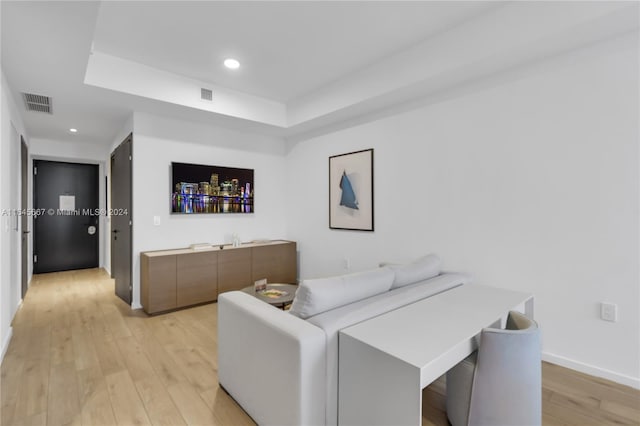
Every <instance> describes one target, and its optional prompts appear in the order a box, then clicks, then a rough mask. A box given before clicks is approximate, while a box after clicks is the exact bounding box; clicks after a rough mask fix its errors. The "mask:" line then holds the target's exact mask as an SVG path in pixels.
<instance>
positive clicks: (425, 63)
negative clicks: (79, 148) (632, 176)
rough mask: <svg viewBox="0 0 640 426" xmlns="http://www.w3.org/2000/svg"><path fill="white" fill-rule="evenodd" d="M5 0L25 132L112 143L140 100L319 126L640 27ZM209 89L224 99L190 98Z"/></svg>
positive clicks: (255, 125)
mask: <svg viewBox="0 0 640 426" xmlns="http://www.w3.org/2000/svg"><path fill="white" fill-rule="evenodd" d="M0 4H1V8H2V9H1V18H2V22H1V24H2V25H1V41H2V62H1V65H2V70H3V72H4V74H5V75H6V77H7V80H8V82H9V85H10V87H11V89H12V91H13V93H14V96H15V97H16V101H17V103H18V108H20V109H21V112H22V113H23V117H24V121H25V125H26V127H27V132H28V135H29V136H30V137H32V138H44V139H54V140H63V141H66V140H78V141H82V142H86V143H95V144H101V145H104V146H108V145H109V144H111V143H112V142H113V138H114V137H115V134H116V133H117V132H118V131H119V130H120V129H121V128H122V126H123V125H124V123H125V121H126V119H127V118H128V117H129V116H130V114H131V112H132V111H134V110H140V111H146V112H152V113H161V114H169V115H172V116H176V117H190V118H193V119H194V120H197V121H206V122H215V123H222V124H224V125H233V126H236V127H240V128H245V129H248V130H250V131H268V132H271V133H274V132H275V133H276V134H280V135H282V136H285V137H289V136H291V135H294V134H300V133H304V132H312V131H318V129H320V128H330V127H331V126H335V125H336V123H339V122H341V121H345V120H349V119H353V118H354V117H357V116H362V115H365V114H371V113H372V112H379V111H380V110H381V109H385V108H387V109H388V108H390V107H393V106H394V105H398V104H400V103H402V102H407V101H410V100H412V99H415V98H416V97H425V96H429V94H430V93H434V92H438V91H440V92H441V91H442V90H444V89H446V88H447V87H453V86H455V85H460V84H461V83H464V82H465V81H469V80H472V79H474V78H478V76H480V75H486V74H489V73H495V72H498V71H500V70H501V69H505V68H508V67H513V66H517V65H518V64H522V63H527V62H531V61H535V60H539V59H540V58H545V57H548V56H550V55H553V54H558V53H561V52H563V51H568V50H571V49H576V48H579V47H581V46H584V45H588V44H593V43H595V42H597V41H598V40H603V39H607V38H611V37H615V36H618V35H620V34H624V33H627V32H629V31H636V32H637V29H638V13H637V12H638V4H637V3H633V2H608V3H607V2H561V3H552V2H521V3H520V2H517V3H503V2H498V3H496V2H483V1H474V2H455V1H450V2H431V1H412V2H411V1H410V2H400V1H388V2H383V1H371V2H367V1H359V2H336V1H334V2H302V1H301V2H295V1H286V2H269V1H262V2H239V1H235V2H214V1H195V2H187V1H140V2H119V1H106V2H91V1H84V2H79V1H68V2H60V1H52V2H31V1H6V0H3V1H2V2H1V3H0ZM92 52H93V54H92ZM228 56H231V57H235V58H237V59H238V60H240V62H241V63H242V66H241V68H240V69H239V70H238V71H236V72H233V71H230V70H227V69H226V68H224V67H223V66H222V60H223V59H224V58H225V57H228ZM98 57H100V58H101V62H100V61H96V59H97V58H98ZM91 58H93V59H91ZM105 58H106V59H105ZM92 61H93V64H92ZM109 61H111V62H109ZM98 63H100V64H102V68H101V69H97V68H96V67H97V66H98V65H96V64H98ZM116 63H118V64H121V65H123V68H121V69H120V70H119V71H120V74H119V75H118V72H117V71H118V70H117V69H115V68H109V66H110V64H111V65H113V64H116ZM124 68H126V69H127V70H131V73H129V72H128V71H127V72H124V71H123V70H124ZM134 74H135V75H136V76H137V77H135V78H134V77H133V75H134ZM86 81H88V82H89V83H90V84H86V83H85V82H86ZM203 84H207V85H210V86H211V87H212V88H213V90H214V103H212V104H211V105H204V104H202V103H201V101H200V100H199V99H198V100H197V101H198V102H200V103H197V102H193V101H192V100H191V98H190V97H191V96H192V95H193V94H192V93H183V92H184V90H187V91H189V90H190V85H191V86H193V88H196V89H198V96H199V87H201V86H202V85H203ZM185 88H186V89H185ZM20 92H30V93H36V94H42V95H46V96H51V97H52V98H53V115H46V114H42V113H35V112H27V111H26V110H25V109H24V104H23V102H22V99H21V98H20V97H19V94H20ZM185 99H186V100H185ZM247 111H249V112H250V113H248V112H247ZM280 116H282V118H279V117H280ZM263 117H264V118H263ZM267 117H271V118H267ZM273 117H276V118H273ZM70 127H76V128H78V129H79V130H80V132H79V133H78V134H77V135H71V134H70V133H69V132H68V129H69V128H70Z"/></svg>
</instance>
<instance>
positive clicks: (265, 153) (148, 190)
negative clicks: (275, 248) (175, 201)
mask: <svg viewBox="0 0 640 426" xmlns="http://www.w3.org/2000/svg"><path fill="white" fill-rule="evenodd" d="M171 162H183V163H195V164H207V165H219V166H227V167H240V168H248V169H254V171H255V172H254V173H255V174H254V176H255V177H254V179H255V188H256V194H255V210H256V212H255V213H254V214H224V215H220V214H202V215H177V214H174V215H172V214H171V213H170V200H171V199H170V193H171V192H170V190H171V176H170V165H171ZM285 183H286V182H285V158H284V142H283V141H282V140H280V139H275V138H270V137H267V136H260V135H255V134H246V133H239V132H237V131H233V130H226V129H221V128H217V127H212V126H206V125H202V124H195V123H188V122H184V121H178V120H172V119H168V118H165V117H156V116H151V115H146V114H140V113H136V114H135V115H134V134H133V264H132V267H133V303H132V305H133V307H134V308H135V307H139V306H140V252H142V251H147V250H160V249H170V248H177V247H187V246H189V245H190V244H193V243H202V242H209V243H213V244H220V243H224V242H227V243H228V242H230V241H231V234H233V233H237V234H238V235H239V236H240V238H241V240H243V241H249V240H253V239H263V238H265V239H266V238H273V239H275V238H283V237H285V211H286V210H285V202H286V199H287V195H286V194H285V192H284V189H285ZM154 216H160V220H161V224H160V226H154V224H153V217H154Z"/></svg>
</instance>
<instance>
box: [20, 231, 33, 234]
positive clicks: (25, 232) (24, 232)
mask: <svg viewBox="0 0 640 426" xmlns="http://www.w3.org/2000/svg"><path fill="white" fill-rule="evenodd" d="M29 232H31V231H22V233H23V234H28V233H29Z"/></svg>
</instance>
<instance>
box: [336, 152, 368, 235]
mask: <svg viewBox="0 0 640 426" xmlns="http://www.w3.org/2000/svg"><path fill="white" fill-rule="evenodd" d="M329 228H331V229H348V230H354V231H373V149H365V150H363V151H356V152H350V153H347V154H340V155H334V156H332V157H329Z"/></svg>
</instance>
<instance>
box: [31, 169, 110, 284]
mask: <svg viewBox="0 0 640 426" xmlns="http://www.w3.org/2000/svg"><path fill="white" fill-rule="evenodd" d="M33 168H34V170H33V174H34V176H33V193H34V197H33V198H34V207H35V208H36V209H37V210H38V211H41V212H44V214H41V215H39V216H38V217H37V219H35V220H34V247H33V249H34V259H33V271H34V273H43V272H55V271H66V270H72V269H84V268H97V267H98V254H99V247H98V235H99V230H98V219H99V215H98V214H96V213H97V212H98V207H99V206H98V192H99V187H98V185H99V177H98V174H99V172H98V165H97V164H78V163H64V162H57V161H43V160H36V161H34V163H33Z"/></svg>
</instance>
